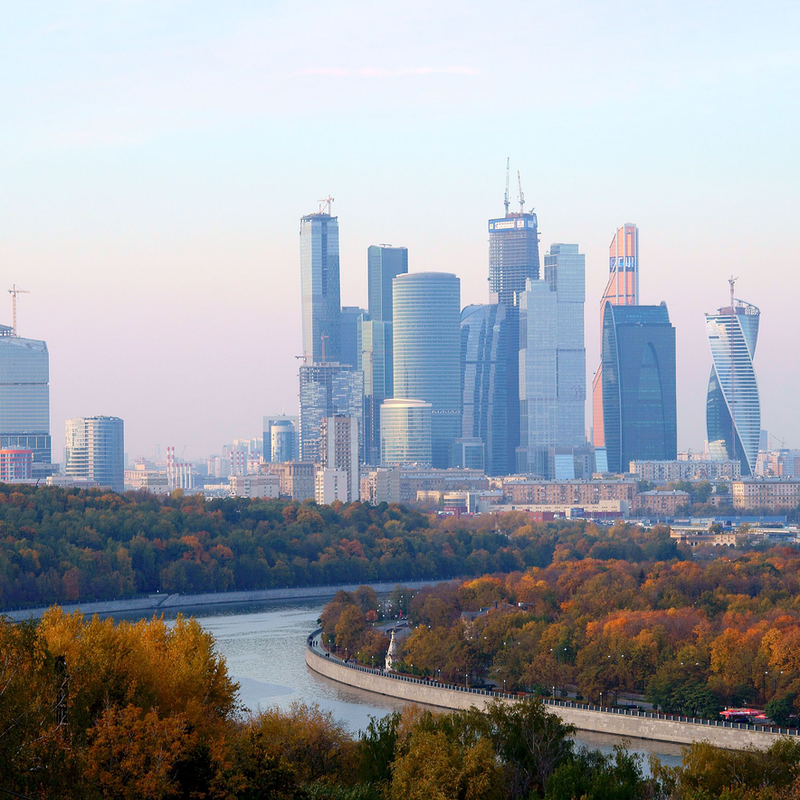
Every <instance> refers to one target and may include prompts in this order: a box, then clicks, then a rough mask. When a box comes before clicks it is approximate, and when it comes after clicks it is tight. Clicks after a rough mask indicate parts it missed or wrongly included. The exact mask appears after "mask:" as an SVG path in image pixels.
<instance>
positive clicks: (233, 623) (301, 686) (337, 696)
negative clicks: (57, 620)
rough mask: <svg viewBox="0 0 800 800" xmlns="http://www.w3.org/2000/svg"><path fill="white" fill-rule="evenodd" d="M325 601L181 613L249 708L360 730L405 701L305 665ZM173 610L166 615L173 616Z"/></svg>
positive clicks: (610, 740)
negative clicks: (194, 624) (208, 639)
mask: <svg viewBox="0 0 800 800" xmlns="http://www.w3.org/2000/svg"><path fill="white" fill-rule="evenodd" d="M323 605H324V602H322V601H320V600H296V601H280V602H275V601H273V602H260V603H253V604H241V605H236V606H226V607H225V609H224V610H220V609H219V608H218V607H217V608H214V609H209V607H208V606H204V607H198V608H195V609H192V608H186V609H183V610H182V612H181V613H183V614H185V615H190V614H191V615H193V616H194V617H196V619H197V620H198V622H200V624H201V625H202V626H203V627H204V628H205V629H206V630H207V631H209V632H210V633H211V634H213V636H214V638H215V639H216V641H217V648H218V651H219V652H220V654H221V655H223V656H224V657H225V660H226V662H227V665H228V671H229V673H230V675H231V676H232V677H233V679H234V680H236V681H237V682H238V683H239V687H240V699H241V702H242V703H243V704H244V705H245V706H246V707H247V708H248V709H249V710H250V711H252V712H256V711H258V710H259V709H266V708H269V707H272V706H277V707H278V708H282V709H285V708H288V707H289V706H290V705H291V704H292V703H294V702H298V701H299V702H303V703H309V704H310V703H317V704H318V705H319V707H320V708H321V709H323V710H325V711H330V712H331V713H332V714H333V716H334V717H335V718H336V719H337V720H340V721H341V722H343V723H344V724H345V725H346V726H347V728H349V729H350V730H351V731H353V732H357V731H359V730H363V729H364V728H365V727H366V726H367V724H368V723H369V720H370V717H371V716H377V717H380V716H383V715H384V714H388V713H389V712H391V711H394V710H395V709H399V708H402V707H403V703H402V701H400V700H395V699H393V698H391V697H384V696H383V695H379V694H373V693H371V692H365V691H362V690H360V689H352V688H350V687H348V686H344V685H343V684H340V683H336V682H335V681H331V680H328V679H327V678H323V677H322V676H321V675H318V674H317V673H316V672H312V671H311V670H310V669H309V668H308V667H307V666H306V663H305V660H304V648H305V643H306V636H308V634H309V633H311V631H313V630H314V629H315V628H316V627H317V619H318V617H319V615H320V613H321V612H322V608H323ZM175 613H177V612H172V613H171V614H165V616H172V617H174V615H175ZM119 616H125V617H129V616H130V617H132V616H134V615H133V614H131V615H128V614H124V615H119ZM135 616H139V615H135ZM576 741H577V742H578V743H579V744H581V745H585V746H586V747H590V748H594V749H598V750H602V751H603V752H605V753H609V752H611V751H612V748H613V746H614V745H615V744H620V743H622V742H623V740H622V739H621V738H620V737H617V736H608V735H603V734H594V733H589V732H585V731H579V732H578V735H577V736H576ZM628 749H629V750H631V751H633V752H637V753H639V754H641V755H643V756H644V757H645V759H646V757H647V755H648V754H650V753H654V754H655V755H657V756H658V757H659V758H660V759H661V761H662V762H664V763H666V764H678V763H680V752H681V748H680V747H679V746H677V745H671V744H667V743H663V742H650V741H643V740H635V741H633V742H630V743H629V745H628ZM645 766H646V765H645Z"/></svg>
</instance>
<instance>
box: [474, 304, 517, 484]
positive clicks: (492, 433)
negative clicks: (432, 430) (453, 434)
mask: <svg viewBox="0 0 800 800" xmlns="http://www.w3.org/2000/svg"><path fill="white" fill-rule="evenodd" d="M508 345H509V342H508V325H507V313H506V306H504V305H500V304H492V305H475V306H467V307H466V308H465V309H464V310H463V311H462V312H461V388H462V418H461V437H462V439H463V440H464V441H471V440H478V441H480V442H482V444H483V452H482V458H483V459H484V460H485V461H484V463H482V465H481V469H484V468H485V470H486V472H487V473H488V474H489V475H507V474H508V473H509V472H512V471H513V469H512V467H511V466H510V464H512V465H513V463H514V462H513V461H512V462H509V449H510V448H509V442H508V396H507V394H508V373H507V369H506V367H507V364H508ZM511 450H512V452H513V447H512V448H511ZM465 460H466V459H465V457H464V456H462V458H461V462H464V461H465ZM461 466H467V464H466V463H462V464H461ZM470 466H472V464H470Z"/></svg>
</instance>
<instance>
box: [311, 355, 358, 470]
mask: <svg viewBox="0 0 800 800" xmlns="http://www.w3.org/2000/svg"><path fill="white" fill-rule="evenodd" d="M363 402H364V375H363V374H362V372H361V370H357V369H354V368H353V367H351V366H349V365H347V364H336V363H331V362H325V363H324V364H323V363H320V364H303V365H302V366H301V367H300V432H299V433H300V460H301V461H310V462H312V463H315V464H319V463H321V462H320V458H321V452H320V433H321V426H322V420H323V418H325V417H332V416H335V415H342V416H345V417H354V418H356V419H358V420H360V419H361V414H362V410H363ZM359 430H361V426H359Z"/></svg>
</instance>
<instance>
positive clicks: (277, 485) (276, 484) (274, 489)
mask: <svg viewBox="0 0 800 800" xmlns="http://www.w3.org/2000/svg"><path fill="white" fill-rule="evenodd" d="M229 480H230V488H231V496H232V497H260V498H270V499H275V498H277V497H278V496H279V495H280V489H281V480H280V478H279V477H278V476H277V475H273V474H270V473H264V474H261V475H231V477H230V479H229Z"/></svg>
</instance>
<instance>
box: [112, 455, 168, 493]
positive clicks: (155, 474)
mask: <svg viewBox="0 0 800 800" xmlns="http://www.w3.org/2000/svg"><path fill="white" fill-rule="evenodd" d="M124 480H125V491H135V492H150V494H158V495H167V494H169V493H170V492H171V491H172V489H170V485H169V478H168V477H167V473H166V471H165V470H163V469H157V468H155V467H154V466H152V465H149V464H147V463H145V462H142V461H137V462H136V463H135V464H134V468H133V469H126V470H125V473H124Z"/></svg>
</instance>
